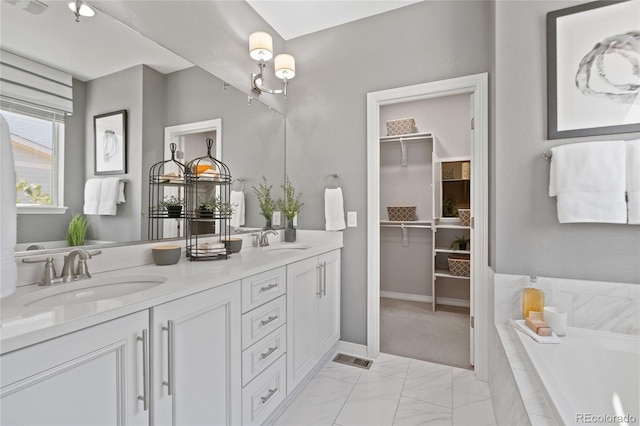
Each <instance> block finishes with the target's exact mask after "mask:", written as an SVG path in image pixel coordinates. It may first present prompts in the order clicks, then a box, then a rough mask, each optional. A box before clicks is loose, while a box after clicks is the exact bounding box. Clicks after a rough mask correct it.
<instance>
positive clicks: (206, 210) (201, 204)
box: [198, 197, 218, 218]
mask: <svg viewBox="0 0 640 426" xmlns="http://www.w3.org/2000/svg"><path fill="white" fill-rule="evenodd" d="M217 209H218V199H217V198H216V197H211V198H205V197H199V198H198V217H202V218H212V217H213V212H215V211H216V210H217Z"/></svg>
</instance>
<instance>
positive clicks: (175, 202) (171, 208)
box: [160, 195, 184, 218]
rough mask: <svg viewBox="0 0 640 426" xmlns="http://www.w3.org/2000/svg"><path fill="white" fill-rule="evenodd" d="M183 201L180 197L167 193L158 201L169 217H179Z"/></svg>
mask: <svg viewBox="0 0 640 426" xmlns="http://www.w3.org/2000/svg"><path fill="white" fill-rule="evenodd" d="M183 205H184V202H183V201H182V199H181V198H180V197H176V196H175V195H167V196H166V197H164V200H162V201H161V202H160V207H161V208H163V209H165V210H166V211H167V216H168V217H171V218H179V217H180V215H181V214H182V206H183Z"/></svg>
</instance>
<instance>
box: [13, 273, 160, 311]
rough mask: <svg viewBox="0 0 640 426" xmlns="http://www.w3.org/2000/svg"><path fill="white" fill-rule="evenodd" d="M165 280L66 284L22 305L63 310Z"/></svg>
mask: <svg viewBox="0 0 640 426" xmlns="http://www.w3.org/2000/svg"><path fill="white" fill-rule="evenodd" d="M166 280H167V278H166V277H163V276H160V275H138V276H124V277H113V278H109V277H101V278H89V279H86V280H82V281H74V282H71V283H67V284H54V285H53V286H51V287H49V288H46V289H42V290H36V291H35V292H34V293H32V294H29V295H28V296H25V298H24V299H23V303H22V305H23V306H64V305H74V304H78V303H87V302H96V301H99V300H105V299H112V298H114V297H120V296H126V295H128V294H134V293H139V292H141V291H145V290H149V289H151V288H153V287H156V286H158V285H160V284H162V283H164V282H165V281H166Z"/></svg>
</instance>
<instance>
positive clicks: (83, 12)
mask: <svg viewBox="0 0 640 426" xmlns="http://www.w3.org/2000/svg"><path fill="white" fill-rule="evenodd" d="M76 6H78V7H79V8H80V10H79V11H77V12H78V14H79V15H80V16H93V15H95V14H96V13H95V12H94V11H93V9H91V8H90V7H89V6H87V5H86V4H84V3H83V2H81V1H79V2H77V4H76V2H75V1H71V2H69V9H71V10H72V11H73V13H76Z"/></svg>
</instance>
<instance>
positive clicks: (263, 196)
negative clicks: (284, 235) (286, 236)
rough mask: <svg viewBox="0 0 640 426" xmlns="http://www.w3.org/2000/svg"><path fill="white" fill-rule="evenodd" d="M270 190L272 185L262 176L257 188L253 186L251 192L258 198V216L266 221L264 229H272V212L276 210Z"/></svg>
mask: <svg viewBox="0 0 640 426" xmlns="http://www.w3.org/2000/svg"><path fill="white" fill-rule="evenodd" d="M271 188H273V185H270V184H269V183H268V182H267V178H265V177H264V176H263V177H262V182H259V183H258V186H257V187H256V186H253V192H254V193H255V194H256V197H258V204H259V206H260V214H261V215H262V216H264V218H265V219H266V221H267V225H266V226H265V227H264V229H273V228H272V227H271V218H272V217H273V211H274V210H275V209H276V202H275V201H274V200H273V198H272V196H271Z"/></svg>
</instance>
